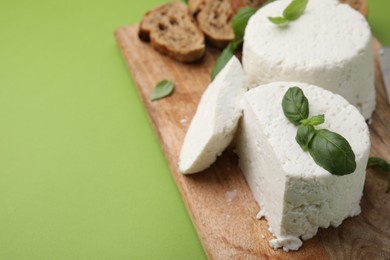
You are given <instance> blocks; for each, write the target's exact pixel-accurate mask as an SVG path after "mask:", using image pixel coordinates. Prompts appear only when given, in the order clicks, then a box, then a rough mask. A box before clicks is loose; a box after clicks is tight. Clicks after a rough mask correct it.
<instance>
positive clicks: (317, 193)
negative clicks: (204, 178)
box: [237, 82, 370, 251]
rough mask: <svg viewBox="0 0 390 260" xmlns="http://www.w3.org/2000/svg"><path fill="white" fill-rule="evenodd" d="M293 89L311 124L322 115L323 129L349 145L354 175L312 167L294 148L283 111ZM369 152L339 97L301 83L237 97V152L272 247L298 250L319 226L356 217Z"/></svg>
mask: <svg viewBox="0 0 390 260" xmlns="http://www.w3.org/2000/svg"><path fill="white" fill-rule="evenodd" d="M292 86H298V87H300V88H301V89H302V90H303V92H304V94H305V96H306V97H307V98H308V100H309V110H310V117H311V116H314V115H319V114H324V115H325V123H324V124H321V125H319V126H317V128H319V129H321V128H326V129H329V130H331V131H333V132H336V133H339V134H341V135H342V136H344V138H346V139H347V141H348V142H349V143H350V145H351V147H352V150H353V151H354V153H355V156H356V164H357V168H356V171H355V172H354V173H352V174H349V175H345V176H336V175H332V174H330V173H329V172H327V171H326V170H325V169H323V168H321V167H320V166H318V165H317V164H316V163H315V162H314V160H313V159H312V157H311V156H310V154H309V153H308V152H304V151H303V150H302V149H301V148H300V146H299V145H298V143H297V142H296V141H295V135H296V132H297V127H296V126H294V125H293V124H292V123H290V122H289V121H288V120H287V118H286V117H285V115H284V114H283V110H282V105H281V103H282V98H283V96H284V94H285V93H286V91H287V89H288V88H289V87H292ZM369 150H370V138H369V132H368V127H367V124H366V123H365V120H364V118H363V117H362V115H361V114H360V113H359V111H358V110H357V109H356V108H355V107H354V106H352V105H350V104H349V103H348V102H347V101H346V100H345V99H344V98H343V97H341V96H339V95H336V94H333V93H331V92H329V91H327V90H324V89H322V88H319V87H316V86H313V85H308V84H305V83H288V82H276V83H271V84H267V85H263V86H260V87H258V88H255V89H252V90H250V91H249V92H247V93H246V94H245V95H244V98H243V118H242V120H241V125H240V130H239V131H238V138H237V153H238V156H239V158H240V159H239V165H240V168H241V169H242V171H243V173H244V175H245V177H246V180H247V182H248V184H249V187H250V189H251V190H252V193H253V195H254V197H255V199H256V201H257V202H258V203H259V205H260V208H261V212H260V213H259V214H258V217H262V216H265V217H266V219H267V220H268V224H269V227H270V231H271V232H272V233H273V235H274V236H275V237H276V238H275V239H274V240H271V241H270V245H271V246H272V247H273V248H275V249H276V248H280V247H283V249H284V250H286V251H288V250H297V249H298V248H299V247H300V246H301V245H302V241H301V239H303V240H306V239H309V238H311V237H313V236H314V235H315V234H316V233H317V229H318V228H319V227H322V228H326V227H328V226H329V225H332V226H335V227H336V226H338V225H340V224H341V222H342V221H343V220H344V219H345V218H347V217H351V216H355V215H358V214H359V213H360V206H359V202H360V199H361V197H362V193H363V185H364V180H365V174H366V165H367V160H368V155H369Z"/></svg>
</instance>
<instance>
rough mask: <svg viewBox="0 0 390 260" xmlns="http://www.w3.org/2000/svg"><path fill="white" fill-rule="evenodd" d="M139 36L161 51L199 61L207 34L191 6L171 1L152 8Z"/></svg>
mask: <svg viewBox="0 0 390 260" xmlns="http://www.w3.org/2000/svg"><path fill="white" fill-rule="evenodd" d="M138 36H139V38H140V39H141V40H144V41H150V43H151V45H152V46H153V47H154V48H155V49H156V50H157V51H159V52H160V53H162V54H166V55H168V56H170V57H171V58H173V59H175V60H177V61H181V62H195V61H197V60H199V59H201V58H202V57H203V56H204V54H205V50H206V47H205V43H204V42H205V38H204V35H203V33H202V32H201V31H200V29H199V28H198V27H197V25H196V23H195V21H194V19H193V17H192V15H191V14H190V12H189V10H188V8H187V6H186V5H185V4H183V3H180V2H173V3H168V4H165V5H161V6H158V7H156V8H154V9H152V10H150V11H148V12H147V13H146V14H145V15H144V18H143V19H142V21H141V23H140V26H139V30H138Z"/></svg>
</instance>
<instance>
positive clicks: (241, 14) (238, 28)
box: [232, 7, 256, 38]
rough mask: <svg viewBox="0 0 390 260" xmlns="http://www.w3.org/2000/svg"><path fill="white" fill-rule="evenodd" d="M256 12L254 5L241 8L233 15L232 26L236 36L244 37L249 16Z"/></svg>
mask: <svg viewBox="0 0 390 260" xmlns="http://www.w3.org/2000/svg"><path fill="white" fill-rule="evenodd" d="M255 13H256V9H255V8H253V7H244V8H241V9H240V10H239V11H238V12H237V14H236V15H235V16H234V17H233V20H232V26H233V31H234V35H235V36H236V38H242V37H244V33H245V28H246V26H247V25H248V21H249V18H251V16H252V15H254V14H255Z"/></svg>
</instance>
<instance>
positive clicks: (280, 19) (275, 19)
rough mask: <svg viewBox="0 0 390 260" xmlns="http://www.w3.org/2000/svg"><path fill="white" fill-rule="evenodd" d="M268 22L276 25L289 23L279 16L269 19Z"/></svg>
mask: <svg viewBox="0 0 390 260" xmlns="http://www.w3.org/2000/svg"><path fill="white" fill-rule="evenodd" d="M268 20H270V21H271V22H273V23H274V24H277V25H282V24H285V23H287V22H288V20H287V19H286V18H284V17H281V16H278V17H268Z"/></svg>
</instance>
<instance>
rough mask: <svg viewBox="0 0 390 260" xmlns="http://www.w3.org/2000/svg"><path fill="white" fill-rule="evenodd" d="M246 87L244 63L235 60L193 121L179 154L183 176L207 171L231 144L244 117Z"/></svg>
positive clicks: (205, 96) (216, 81)
mask: <svg viewBox="0 0 390 260" xmlns="http://www.w3.org/2000/svg"><path fill="white" fill-rule="evenodd" d="M244 83H245V77H244V72H243V70H242V67H241V63H240V61H239V60H238V59H237V58H236V57H235V56H233V58H232V59H231V60H230V61H229V62H228V63H227V64H226V66H225V67H224V68H223V69H222V70H221V72H220V73H219V74H218V75H217V77H216V78H215V79H214V81H213V82H212V83H211V84H210V85H209V87H208V88H207V89H206V91H205V92H204V94H203V96H202V99H201V101H200V103H199V105H198V109H197V111H196V114H195V116H194V118H193V119H192V121H191V125H190V127H189V129H188V132H187V134H186V137H185V139H184V143H183V146H182V149H181V152H180V158H179V169H180V171H181V172H182V173H195V172H199V171H202V170H204V169H206V168H208V167H209V166H210V165H211V164H212V163H213V162H214V161H215V160H216V159H217V156H219V155H220V154H221V153H222V152H223V150H225V148H226V147H227V146H228V145H229V144H230V142H231V141H232V139H233V136H234V133H235V132H236V129H237V125H238V120H239V119H240V117H241V114H242V109H241V100H242V97H243V95H244V94H245V92H246V91H247V89H246V88H245V87H244Z"/></svg>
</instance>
